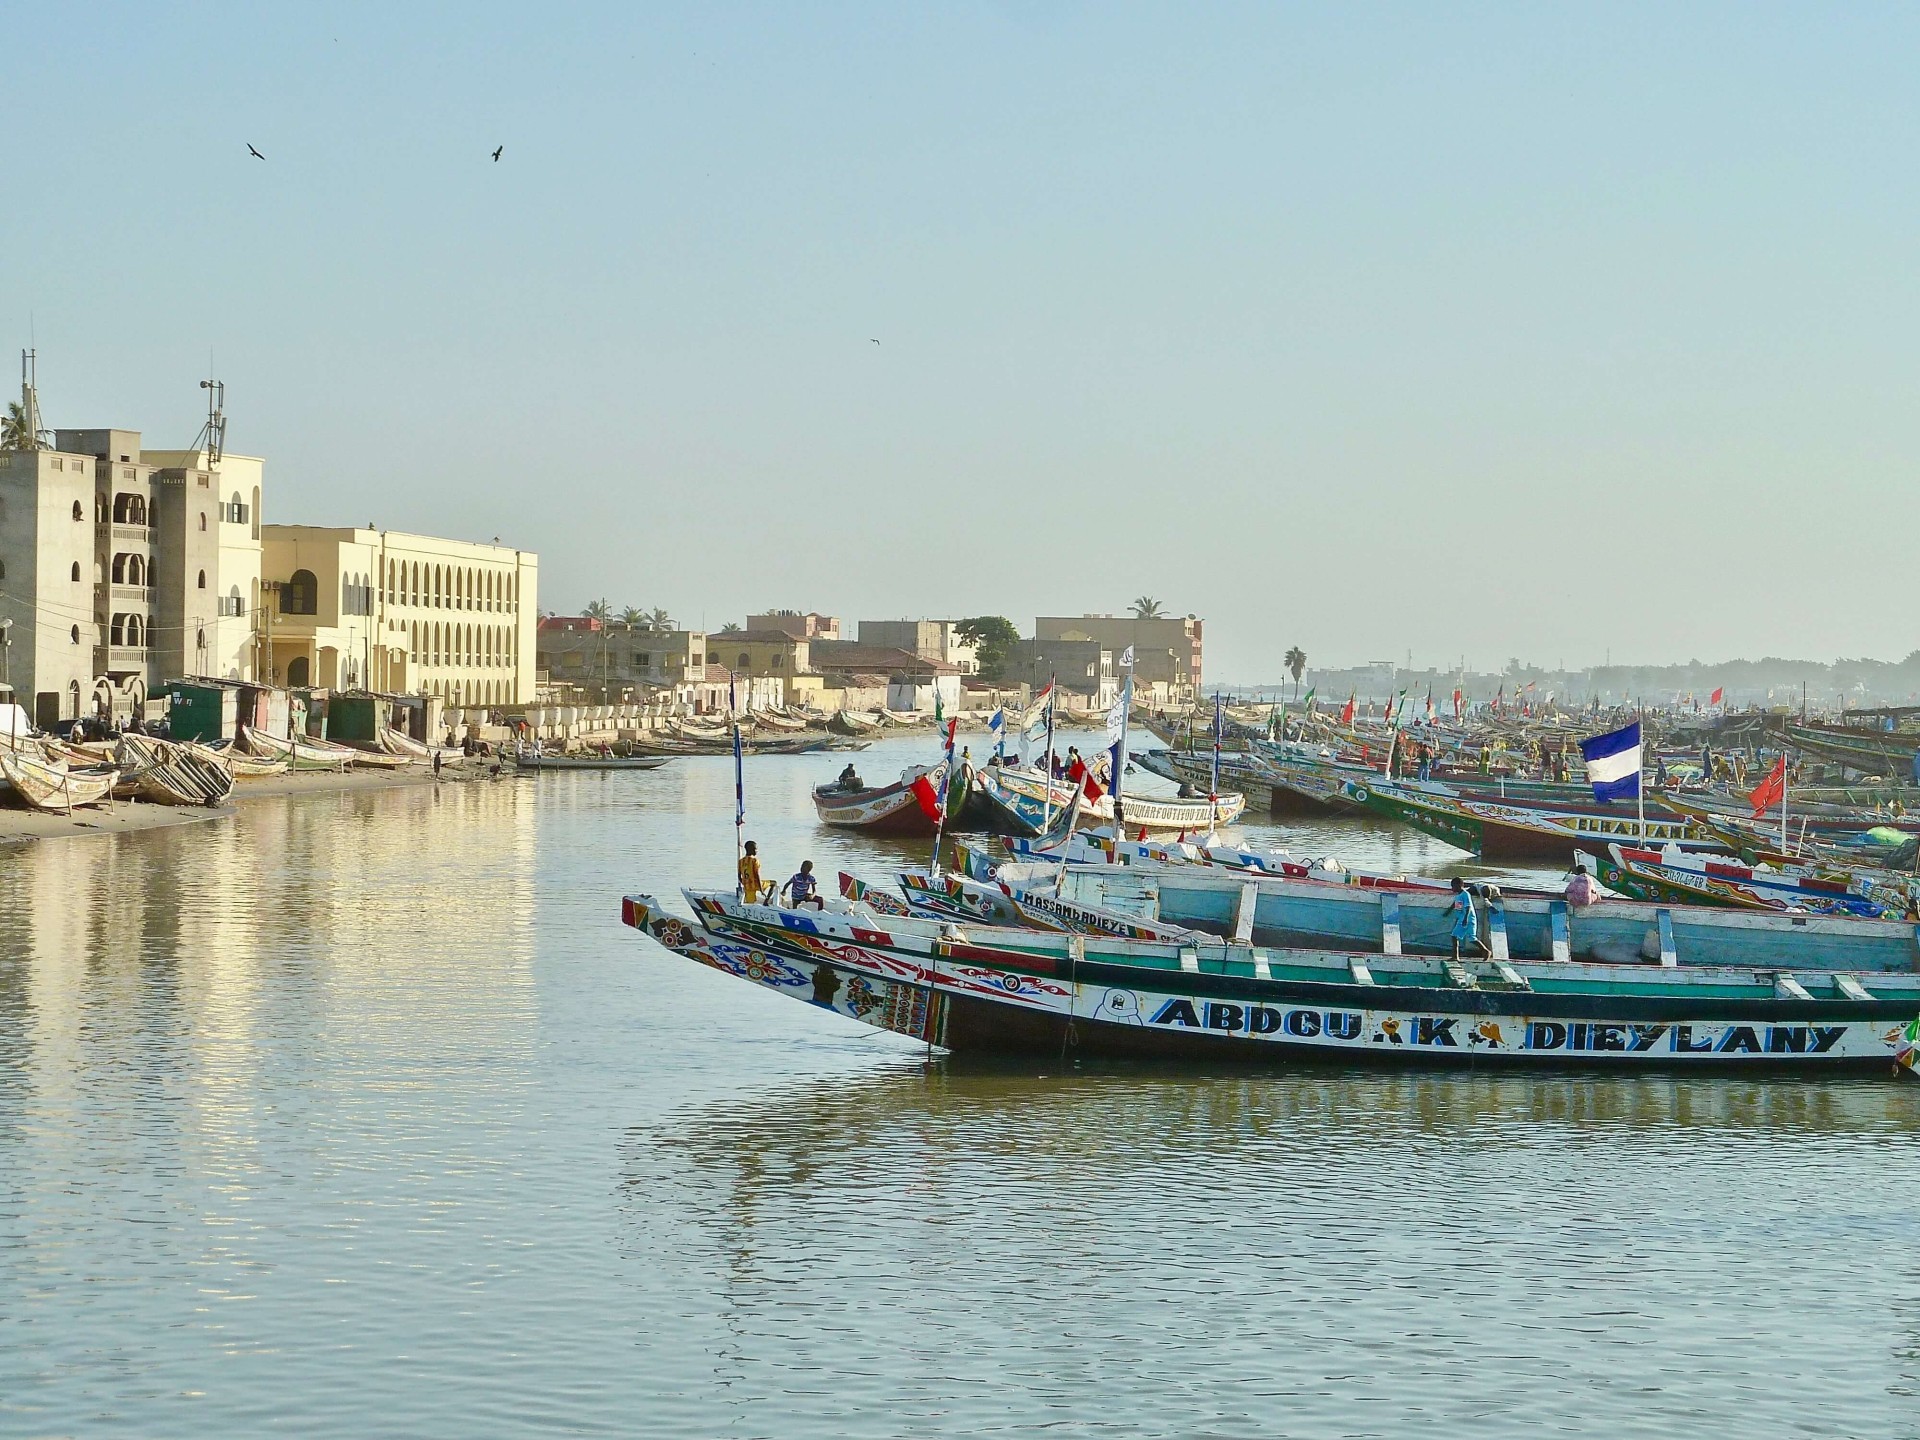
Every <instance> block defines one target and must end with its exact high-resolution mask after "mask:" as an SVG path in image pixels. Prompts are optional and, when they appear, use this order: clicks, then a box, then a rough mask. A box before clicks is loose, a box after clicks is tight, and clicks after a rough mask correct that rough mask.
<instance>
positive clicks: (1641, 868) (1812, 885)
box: [1587, 845, 1912, 920]
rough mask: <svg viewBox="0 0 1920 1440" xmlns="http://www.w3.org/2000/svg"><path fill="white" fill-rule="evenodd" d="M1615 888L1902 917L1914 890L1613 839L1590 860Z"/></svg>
mask: <svg viewBox="0 0 1920 1440" xmlns="http://www.w3.org/2000/svg"><path fill="white" fill-rule="evenodd" d="M1587 868H1588V869H1589V871H1591V872H1592V873H1593V874H1594V875H1595V876H1596V877H1597V878H1598V879H1599V881H1600V883H1601V884H1602V885H1604V886H1606V887H1607V889H1609V890H1614V891H1617V892H1619V893H1620V894H1622V895H1630V896H1632V897H1633V898H1635V899H1637V900H1652V901H1658V902H1660V903H1663V904H1676V905H1711V906H1724V907H1727V908H1730V909H1738V910H1792V911H1798V912H1801V913H1803V914H1811V915H1852V916H1859V917H1864V918H1869V919H1876V920H1878V919H1886V920H1897V919H1901V918H1902V917H1904V916H1906V915H1907V914H1908V911H1909V909H1910V907H1911V904H1912V896H1911V894H1910V892H1909V890H1908V888H1907V884H1906V882H1905V880H1904V879H1901V880H1896V878H1895V877H1893V876H1891V875H1884V874H1883V875H1881V876H1879V877H1878V878H1876V877H1875V876H1874V875H1873V874H1872V872H1866V873H1863V874H1860V875H1857V876H1854V875H1848V874H1846V873H1841V874H1837V875H1836V874H1827V875H1823V874H1819V873H1816V872H1813V871H1810V870H1808V869H1806V868H1804V867H1794V868H1793V869H1788V870H1776V869H1771V868H1760V867H1756V866H1753V865H1749V864H1746V863H1744V862H1743V861H1741V860H1739V859H1737V858H1735V857H1734V856H1730V855H1698V854H1695V855H1688V854H1678V853H1672V852H1663V851H1658V850H1645V849H1641V848H1639V847H1637V846H1625V845H1609V846H1607V848H1606V849H1605V850H1603V851H1601V852H1600V853H1599V854H1598V855H1597V856H1596V857H1593V858H1592V860H1591V861H1590V862H1589V864H1588V867H1587Z"/></svg>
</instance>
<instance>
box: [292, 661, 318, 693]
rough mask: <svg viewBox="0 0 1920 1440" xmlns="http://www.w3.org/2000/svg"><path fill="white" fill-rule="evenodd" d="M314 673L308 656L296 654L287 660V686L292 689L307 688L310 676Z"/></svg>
mask: <svg viewBox="0 0 1920 1440" xmlns="http://www.w3.org/2000/svg"><path fill="white" fill-rule="evenodd" d="M312 673H313V671H312V667H311V666H310V665H309V664H308V663H307V657H306V656H304V655H296V656H294V657H293V659H291V660H289V661H288V662H287V688H288V689H290V690H302V689H305V688H306V685H307V680H308V677H309V676H310V675H311V674H312Z"/></svg>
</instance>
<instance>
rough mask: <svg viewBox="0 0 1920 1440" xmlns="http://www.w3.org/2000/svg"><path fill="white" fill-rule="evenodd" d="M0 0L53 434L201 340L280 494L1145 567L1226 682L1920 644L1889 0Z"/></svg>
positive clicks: (1906, 60) (581, 596) (733, 606)
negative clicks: (1141, 1)
mask: <svg viewBox="0 0 1920 1440" xmlns="http://www.w3.org/2000/svg"><path fill="white" fill-rule="evenodd" d="M7 37H8V49H9V52H10V58H9V62H8V65H7V80H6V84H5V86H4V87H0V126H3V127H4V132H5V134H6V135H7V137H8V145H7V150H8V163H7V167H6V173H7V177H8V179H7V186H6V188H7V192H8V203H7V204H5V205H4V206H0V349H3V350H4V351H5V352H11V351H13V350H16V349H18V348H20V347H21V346H24V345H25V344H26V343H27V342H28V326H29V317H30V316H31V318H32V323H33V325H34V328H35V339H36V341H37V344H38V347H39V351H40V379H41V392H42V400H43V404H44V407H45V410H46V414H47V418H48V422H49V423H51V424H55V425H102V424H119V425H127V426H131V427H135V428H139V429H142V430H144V431H145V432H146V433H147V435H148V436H149V437H150V438H149V443H150V444H157V445H165V446H178V445H184V444H186V443H187V442H188V441H189V440H190V439H191V438H192V436H193V433H194V431H195V429H196V428H197V426H198V424H199V422H200V419H201V412H202V397H201V393H200V391H199V390H198V389H197V388H196V386H197V382H198V381H199V380H200V379H201V378H202V377H203V376H204V375H205V374H206V367H207V356H208V352H209V350H211V351H212V352H213V356H214V362H213V363H214V370H215V372H216V373H217V375H218V376H219V378H221V379H222V380H224V381H226V383H227V387H228V404H229V410H230V412H231V416H232V419H231V428H230V430H229V444H230V446H231V448H233V449H235V450H238V451H244V452H246V453H252V454H262V455H265V456H266V457H267V460H268V470H267V478H268V489H267V497H266V511H267V515H268V518H269V519H274V520H288V521H308V522H316V523H365V522H367V521H369V520H372V521H375V522H376V523H378V524H381V525H383V526H389V527H392V528H396V529H411V530H424V531H428V532H432V533H439V534H448V535H457V536H464V537H469V538H479V539H490V538H491V537H493V536H495V535H498V536H500V537H501V538H502V539H503V540H505V541H506V542H507V543H510V544H519V545H521V546H524V547H526V548H529V549H533V550H537V551H538V552H539V553H540V556H541V564H542V570H543V576H542V591H541V598H542V601H543V603H544V604H546V605H548V606H551V607H554V608H559V609H566V610H572V609H577V608H578V607H579V605H580V604H581V603H582V602H584V601H586V600H588V599H590V598H592V597H594V596H598V595H604V596H606V597H607V598H608V599H610V600H612V601H613V602H614V603H615V604H616V605H622V604H633V605H641V606H648V607H651V606H654V605H664V606H667V607H668V608H669V609H671V610H672V611H673V613H674V614H675V615H676V616H678V617H680V618H681V619H683V620H687V621H691V622H693V623H696V624H698V623H701V622H703V621H704V622H705V623H706V624H708V625H711V626H716V627H717V626H718V625H719V624H720V623H721V622H722V621H725V620H728V619H738V618H740V617H742V616H743V615H744V614H745V613H746V612H747V611H749V610H758V609H763V608H768V607H776V606H791V607H796V608H802V609H819V610H825V611H829V612H832V613H836V614H840V615H843V616H846V617H849V618H858V617H869V618H873V617H886V616H900V615H923V614H924V615H951V614H959V615H965V614H974V613H980V612H983V611H984V612H997V613H1003V614H1006V615H1008V616H1011V617H1013V618H1014V619H1015V620H1016V621H1017V622H1018V623H1019V624H1020V625H1021V627H1022V628H1023V629H1025V628H1026V627H1027V626H1029V625H1030V624H1031V623H1032V619H1033V616H1034V615H1035V614H1036V613H1062V612H1064V613H1070V614H1072V613H1079V612H1082V611H1116V612H1117V611H1120V610H1122V609H1123V608H1124V607H1125V604H1126V602H1127V601H1128V600H1130V599H1131V598H1132V597H1134V596H1135V595H1138V594H1140V593H1141V592H1143V591H1144V592H1147V593H1150V594H1153V595H1155V596H1158V597H1160V598H1161V599H1162V600H1163V601H1164V602H1165V603H1166V605H1167V607H1168V608H1169V610H1172V611H1175V612H1178V613H1185V612H1188V611H1192V612H1196V613H1199V614H1201V615H1204V616H1205V617H1206V618H1207V620H1208V673H1209V675H1210V676H1213V677H1215V678H1221V679H1242V680H1250V679H1255V678H1259V677H1262V676H1274V675H1277V674H1278V673H1279V670H1280V656H1281V654H1282V653H1283V652H1284V650H1285V649H1286V648H1287V646H1288V645H1290V644H1293V643H1296V642H1297V643H1299V644H1301V645H1303V646H1304V647H1305V649H1306V650H1307V652H1308V654H1309V656H1310V657H1311V658H1312V659H1313V660H1315V661H1323V662H1327V663H1349V662H1356V661H1361V660H1366V659H1370V658H1375V657H1382V658H1384V657H1388V656H1392V657H1396V658H1404V656H1405V655H1406V653H1407V652H1408V651H1409V650H1411V651H1412V653H1413V656H1414V658H1415V660H1416V662H1417V663H1422V664H1426V663H1435V662H1439V661H1441V660H1442V659H1444V658H1452V657H1457V656H1459V655H1460V654H1462V653H1464V654H1465V656H1466V657H1467V659H1468V661H1469V663H1471V664H1473V665H1476V666H1481V667H1486V666H1493V665H1497V664H1498V663H1500V662H1501V661H1503V660H1504V659H1505V658H1506V657H1507V656H1508V655H1519V656H1522V657H1525V658H1528V659H1531V660H1534V661H1536V662H1544V663H1553V662H1555V661H1559V660H1564V661H1565V662H1566V663H1568V664H1587V663H1593V662H1597V661H1598V660H1600V659H1601V658H1602V657H1603V656H1604V655H1605V653H1606V651H1607V650H1608V648H1609V647H1610V648H1611V650H1612V654H1613V656H1614V658H1615V659H1616V660H1627V659H1633V660H1641V661H1649V662H1653V661H1669V660H1684V659H1687V658H1690V657H1693V656H1698V657H1700V658H1703V659H1713V658H1718V657H1723V656H1727V655H1732V654H1740V653H1751V654H1759V653H1763V652H1765V653H1775V654H1792V655H1805V656H1809V657H1813V658H1822V659H1831V658H1833V657H1835V656H1837V655H1863V654H1870V655H1880V656H1885V657H1890V658H1891V657H1898V656H1901V655H1904V654H1905V653H1906V652H1907V651H1909V650H1911V649H1913V648H1915V646H1916V645H1920V624H1916V621H1915V617H1916V615H1920V604H1916V603H1915V601H1914V600H1912V599H1910V598H1909V597H1908V595H1907V592H1908V591H1909V590H1911V589H1914V588H1915V582H1914V581H1913V580H1912V578H1911V572H1912V563H1911V556H1912V550H1913V537H1914V535H1915V532H1916V520H1920V487H1917V486H1916V485H1915V484H1914V483H1913V473H1914V468H1915V458H1916V456H1920V358H1917V355H1916V339H1917V337H1920V293H1917V292H1920V196H1917V194H1916V187H1917V186H1920V165H1916V148H1917V147H1916V141H1920V123H1917V122H1920V84H1916V79H1915V71H1914V57H1915V56H1916V55H1920V10H1916V9H1914V8H1913V7H1891V6H1888V7H1876V6H1869V5H1849V6H1844V7H1842V6H1831V5H1828V6H1805V7H1798V8H1794V7H1784V6H1777V5H1774V6H1756V5H1740V6H1726V7H1713V6H1704V5H1689V6H1685V7H1678V9H1676V7H1672V6H1665V5H1660V6H1647V7H1644V8H1638V9H1635V8H1632V7H1629V6H1624V5H1618V4H1608V5H1604V6H1593V7H1587V8H1582V7H1578V6H1572V5H1552V6H1548V5H1537V4H1534V5H1513V6H1479V7H1469V6H1458V5H1448V6H1441V5H1417V6H1407V7H1391V6H1379V5H1370V6H1362V5H1341V6H1325V7H1310V6H1302V5H1290V6H1280V5H1270V4H1262V5H1252V6H1246V7H1233V6H1225V5H1209V6H1199V7H1194V6H1184V5H1157V6H1135V7H1128V6H1121V5H1112V4H1100V5H1070V4H1043V5H1033V4H1020V5H1011V4H1009V5H974V6H960V5H955V6H940V7H935V6H909V5H899V4H890V5H874V6H870V7H855V6H850V5H818V4H814V5H805V6H802V5H790V6H760V7H741V6H706V7H688V8H684V9H682V8H676V7H669V6H664V5H654V6H634V5H606V6H597V5H567V4H544V5H527V4H524V3H516V4H473V3H468V4H462V5H459V6H457V7H453V6H449V7H446V8H443V9H438V10H433V11H430V10H428V9H427V8H426V7H423V6H416V5H411V4H384V5H379V6H366V7H354V8H344V7H328V6H318V5H300V6H293V5H276V6H254V7H245V8H241V7H234V8H224V7H216V6H195V7H187V6H174V7H165V8H164V9H163V7H153V6H145V5H140V6H125V7H111V6H94V5H89V6H70V5H35V6H19V7H15V9H14V11H13V12H12V13H11V14H10V16H9V18H8V21H7ZM247 142H252V143H253V144H254V145H256V146H258V147H259V149H260V150H261V151H263V152H264V153H265V155H266V156H267V159H266V162H265V163H262V162H260V161H258V160H254V159H251V158H250V157H249V156H248V155H247V152H246V148H245V147H246V144H247ZM500 144H504V145H505V146H506V151H505V154H504V156H503V158H502V159H501V161H500V163H499V164H497V165H496V164H495V163H493V162H492V160H491V159H489V156H488V152H490V151H491V150H492V149H493V148H494V146H496V145H500ZM875 339H877V340H879V341H880V344H878V345H875V344H873V343H872V342H873V341H874V340H875ZM9 363H11V362H9Z"/></svg>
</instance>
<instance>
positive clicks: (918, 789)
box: [907, 770, 945, 825]
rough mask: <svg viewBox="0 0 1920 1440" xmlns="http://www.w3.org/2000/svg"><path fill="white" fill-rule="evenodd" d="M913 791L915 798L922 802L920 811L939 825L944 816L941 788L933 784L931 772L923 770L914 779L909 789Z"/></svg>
mask: <svg viewBox="0 0 1920 1440" xmlns="http://www.w3.org/2000/svg"><path fill="white" fill-rule="evenodd" d="M907 788H908V789H910V790H912V791H913V798H914V799H915V800H917V801H919V802H920V809H921V811H922V812H923V813H924V814H925V815H926V817H927V818H928V819H929V820H931V821H933V823H934V824H936V825H938V824H940V822H941V818H942V816H943V815H944V813H945V812H944V811H942V810H941V808H940V787H939V786H937V785H935V784H934V783H933V774H932V772H931V771H926V770H922V771H921V772H920V773H919V774H918V775H916V776H914V777H913V784H912V785H910V786H908V787H907Z"/></svg>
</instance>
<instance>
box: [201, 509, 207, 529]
mask: <svg viewBox="0 0 1920 1440" xmlns="http://www.w3.org/2000/svg"><path fill="white" fill-rule="evenodd" d="M200 528H201V529H202V530H203V531H204V530H205V529H206V528H207V512H206V511H204V510H202V511H201V512H200Z"/></svg>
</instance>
